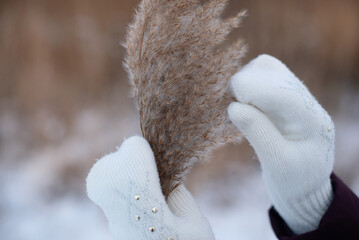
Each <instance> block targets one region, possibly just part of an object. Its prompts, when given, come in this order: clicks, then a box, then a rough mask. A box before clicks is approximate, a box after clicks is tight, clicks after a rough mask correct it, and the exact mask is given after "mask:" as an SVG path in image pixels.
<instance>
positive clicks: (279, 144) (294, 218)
mask: <svg viewBox="0 0 359 240" xmlns="http://www.w3.org/2000/svg"><path fill="white" fill-rule="evenodd" d="M231 87H232V91H233V93H234V95H235V97H236V99H237V101H238V102H234V103H232V104H231V105H230V106H229V108H228V113H229V117H230V119H231V120H232V122H233V123H234V124H235V125H236V126H237V127H238V129H239V130H240V131H241V132H242V133H243V134H244V135H245V136H246V138H247V139H248V141H249V142H250V144H251V145H252V146H253V148H254V150H255V152H256V154H257V156H258V159H259V161H260V162H261V167H262V170H263V179H264V181H265V184H266V187H267V189H268V193H269V196H270V198H271V200H272V202H273V205H274V207H275V209H276V210H277V211H278V213H279V214H280V215H281V217H282V218H283V219H284V220H285V221H286V223H287V224H288V226H289V227H290V228H291V229H292V230H293V231H294V232H295V233H297V234H301V233H305V232H308V231H311V230H314V229H316V228H317V227H318V225H319V222H320V220H321V218H322V216H323V214H324V213H325V211H326V210H327V208H328V207H329V205H330V203H331V200H332V198H333V192H332V187H331V183H330V174H331V172H332V170H333V162H334V132H335V129H334V124H333V122H332V120H331V118H330V116H329V115H328V113H327V112H326V111H325V110H324V109H323V108H322V107H321V105H320V104H319V103H318V102H317V101H316V99H315V98H314V97H313V96H312V95H311V94H310V92H309V91H308V89H307V88H306V86H305V85H304V84H303V83H302V82H301V81H300V80H299V79H298V78H297V77H296V76H295V75H294V74H293V73H292V72H291V71H290V70H289V69H288V68H287V67H286V66H285V65H284V64H283V63H282V62H280V61H279V60H278V59H276V58H274V57H271V56H268V55H261V56H259V57H257V58H256V59H254V60H252V61H251V62H250V63H249V64H247V65H246V66H245V67H244V68H243V69H242V70H241V71H239V72H238V73H237V74H235V75H234V76H233V77H232V79H231Z"/></svg>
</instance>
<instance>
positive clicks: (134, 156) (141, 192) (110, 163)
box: [87, 136, 214, 240]
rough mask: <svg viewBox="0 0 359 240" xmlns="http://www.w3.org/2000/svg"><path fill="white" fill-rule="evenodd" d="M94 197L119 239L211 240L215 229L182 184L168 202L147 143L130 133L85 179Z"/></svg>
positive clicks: (115, 237)
mask: <svg viewBox="0 0 359 240" xmlns="http://www.w3.org/2000/svg"><path fill="white" fill-rule="evenodd" d="M87 192H88V196H89V197H90V199H91V200H92V201H93V202H95V203H96V204H97V205H98V206H99V207H100V208H101V209H102V210H103V212H104V213H105V215H106V217H107V219H108V221H109V224H110V230H111V233H112V236H113V239H115V240H212V239H214V236H213V233H212V230H211V227H210V226H209V224H208V222H207V220H206V219H205V218H204V217H203V216H202V214H201V213H200V211H199V209H198V208H197V206H196V204H195V201H194V199H193V197H192V195H191V194H190V193H189V192H188V190H187V189H186V188H185V187H184V185H180V186H179V187H178V188H176V189H175V190H174V191H173V192H172V193H171V194H170V196H169V197H168V201H167V202H166V201H165V199H164V196H163V194H162V191H161V187H160V182H159V177H158V172H157V167H156V162H155V159H154V156H153V152H152V150H151V148H150V145H149V144H148V142H147V141H146V140H145V139H144V138H142V137H138V136H135V137H131V138H129V139H128V140H126V141H125V142H124V143H123V145H122V146H121V148H120V149H119V150H118V151H117V152H115V153H112V154H109V155H107V156H105V157H103V158H102V159H101V160H99V161H98V162H97V163H96V164H95V165H94V166H93V167H92V169H91V171H90V173H89V175H88V177H87Z"/></svg>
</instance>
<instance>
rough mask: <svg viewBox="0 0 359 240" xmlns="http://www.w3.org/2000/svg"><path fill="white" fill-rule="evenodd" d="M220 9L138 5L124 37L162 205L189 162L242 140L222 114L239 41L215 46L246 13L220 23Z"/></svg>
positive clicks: (219, 4) (196, 0)
mask: <svg viewBox="0 0 359 240" xmlns="http://www.w3.org/2000/svg"><path fill="white" fill-rule="evenodd" d="M226 3H227V0H209V1H204V3H203V1H200V0H181V1H178V0H143V1H142V2H141V3H140V5H139V7H138V9H137V11H136V14H135V18H134V21H133V23H132V24H131V25H130V26H129V29H128V32H127V37H126V42H125V44H124V47H125V48H126V49H127V56H126V59H125V67H126V69H127V71H128V74H129V78H130V83H131V85H132V90H133V95H134V97H135V99H136V102H137V106H138V110H139V117H140V125H141V131H142V134H143V136H144V138H146V139H147V141H148V142H149V144H150V145H151V148H152V150H153V151H154V155H155V159H156V163H157V168H158V172H159V176H160V181H161V186H162V191H163V193H164V195H165V196H166V197H167V196H168V195H169V194H170V193H171V192H172V191H173V190H174V189H175V188H176V187H177V186H178V185H179V184H180V183H181V182H182V181H183V178H184V176H185V174H186V173H187V172H188V170H189V169H190V168H191V166H192V165H193V163H194V162H196V161H201V160H204V159H206V158H208V156H209V154H210V153H211V152H212V151H213V150H214V149H215V148H218V147H219V146H221V145H223V144H225V143H228V142H234V141H239V140H240V138H241V136H240V134H239V132H238V130H237V129H236V128H235V127H234V126H233V125H232V124H231V123H230V121H229V120H228V118H227V111H226V109H227V107H228V105H229V104H230V102H231V101H233V97H232V95H231V93H230V91H229V89H228V82H229V79H230V77H231V76H232V75H233V74H234V73H235V72H237V71H238V70H239V69H240V60H241V58H242V57H243V55H244V53H245V47H244V46H243V44H242V42H241V41H239V40H238V41H236V42H235V43H234V44H233V45H232V46H231V47H229V48H227V49H225V50H223V49H222V50H218V45H219V44H220V43H222V42H223V41H224V40H225V38H226V36H227V35H228V34H229V33H230V32H231V31H232V30H233V29H234V28H237V27H238V26H239V24H240V21H241V18H242V16H243V15H244V14H245V12H244V11H242V12H240V13H239V14H238V15H236V16H234V17H232V18H229V19H222V18H221V17H220V14H221V13H222V11H223V9H224V7H225V6H226Z"/></svg>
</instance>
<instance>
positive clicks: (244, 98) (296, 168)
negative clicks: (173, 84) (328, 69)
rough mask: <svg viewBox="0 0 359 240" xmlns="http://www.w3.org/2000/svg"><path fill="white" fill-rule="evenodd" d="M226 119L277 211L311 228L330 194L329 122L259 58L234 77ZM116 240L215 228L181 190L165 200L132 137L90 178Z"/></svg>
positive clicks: (289, 79)
mask: <svg viewBox="0 0 359 240" xmlns="http://www.w3.org/2000/svg"><path fill="white" fill-rule="evenodd" d="M231 88H232V90H233V93H234V95H235V97H236V99H237V101H238V102H234V103H232V104H231V105H230V106H229V108H228V113H229V117H230V119H231V120H232V122H233V123H234V124H235V125H236V126H237V127H238V129H239V130H240V131H241V132H242V133H243V134H244V135H245V136H246V138H247V139H248V141H249V142H250V144H251V145H252V146H253V148H254V149H255V152H256V154H257V156H258V158H259V161H260V162H261V166H262V170H263V179H264V181H265V184H266V186H267V190H268V193H269V196H270V198H271V200H272V202H273V204H274V207H275V209H276V210H277V211H278V213H279V214H280V215H281V217H282V218H283V219H284V220H285V221H286V223H287V224H288V226H289V227H290V228H291V229H292V230H293V231H294V232H295V233H298V234H300V233H304V232H308V231H311V230H313V229H315V228H316V227H317V226H318V224H319V221H320V219H321V217H322V216H323V214H324V212H325V211H326V209H327V208H328V206H329V204H330V202H331V199H332V197H333V193H332V188H331V184H330V179H329V176H330V174H331V172H332V170H333V161H334V124H333V122H332V121H331V119H330V117H329V115H328V114H327V112H326V111H325V110H324V109H323V108H322V107H321V106H320V104H319V103H318V102H317V101H316V100H315V98H314V97H313V96H312V95H311V94H310V92H309V91H308V89H307V88H306V87H305V86H304V84H303V83H302V82H301V81H300V80H299V79H298V78H297V77H296V76H295V75H294V74H293V73H292V72H290V70H289V69H288V68H287V67H286V66H285V65H284V64H283V63H281V62H280V61H279V60H277V59H275V58H273V57H271V56H268V55H261V56H259V57H258V58H256V59H254V60H253V61H251V62H250V63H249V64H247V65H246V66H245V67H244V68H243V69H242V70H241V71H239V72H238V73H237V74H235V75H234V76H233V77H232V79H231ZM87 191H88V195H89V197H90V198H91V199H92V200H93V201H94V202H95V203H96V204H97V205H99V206H100V207H101V208H102V210H103V211H104V213H105V215H106V217H107V218H108V220H109V223H110V229H111V232H112V234H113V237H114V239H116V240H122V239H123V240H132V239H133V240H142V239H146V240H151V239H153V240H159V239H164V240H173V239H176V240H211V239H214V236H213V233H212V230H211V228H210V226H209V224H208V222H207V220H206V219H205V218H204V217H203V215H202V214H201V213H200V211H199V210H198V208H197V206H196V204H195V202H194V199H193V197H192V196H191V194H190V193H189V192H188V191H187V189H186V188H185V187H184V186H183V185H181V186H180V187H178V188H177V189H176V190H175V191H174V192H173V193H172V194H171V195H170V196H169V198H168V201H167V202H166V201H165V199H164V197H163V195H162V192H161V188H160V183H159V177H158V173H157V168H156V163H155V160H154V156H153V152H152V150H151V148H150V146H149V144H148V143H147V141H146V140H145V139H143V138H142V137H132V138H130V139H128V140H126V141H125V142H124V143H123V145H122V146H121V148H120V149H119V150H118V151H117V152H115V153H112V154H110V155H107V156H105V157H104V158H102V159H101V160H99V161H98V162H97V163H96V164H95V165H94V167H93V168H92V169H91V172H90V173H89V176H88V178H87Z"/></svg>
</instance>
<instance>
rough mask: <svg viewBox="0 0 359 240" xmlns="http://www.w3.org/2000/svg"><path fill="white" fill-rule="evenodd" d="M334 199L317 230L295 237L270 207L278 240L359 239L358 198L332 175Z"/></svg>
mask: <svg viewBox="0 0 359 240" xmlns="http://www.w3.org/2000/svg"><path fill="white" fill-rule="evenodd" d="M330 179H331V182H332V186H333V193H334V198H333V200H332V202H331V204H330V206H329V208H328V210H327V211H326V212H325V214H324V215H323V217H322V219H321V220H320V223H319V226H318V228H317V229H315V230H313V231H311V232H307V233H304V234H301V235H295V234H294V233H293V232H292V231H291V229H290V228H289V227H288V226H287V224H286V223H285V222H284V220H283V219H282V218H281V217H280V216H279V214H278V212H277V211H276V210H275V209H274V208H273V207H272V208H271V209H270V210H269V217H270V221H271V224H272V228H273V230H274V232H275V234H276V236H277V237H278V239H280V240H314V239H326V240H327V239H348V240H349V239H353V240H354V239H359V198H358V197H357V196H356V195H355V194H354V193H353V192H352V191H351V190H350V189H349V188H348V187H347V186H346V185H345V184H344V183H343V182H342V181H341V180H340V179H339V178H338V177H337V176H336V175H335V174H334V173H333V174H332V175H331V176H330Z"/></svg>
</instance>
